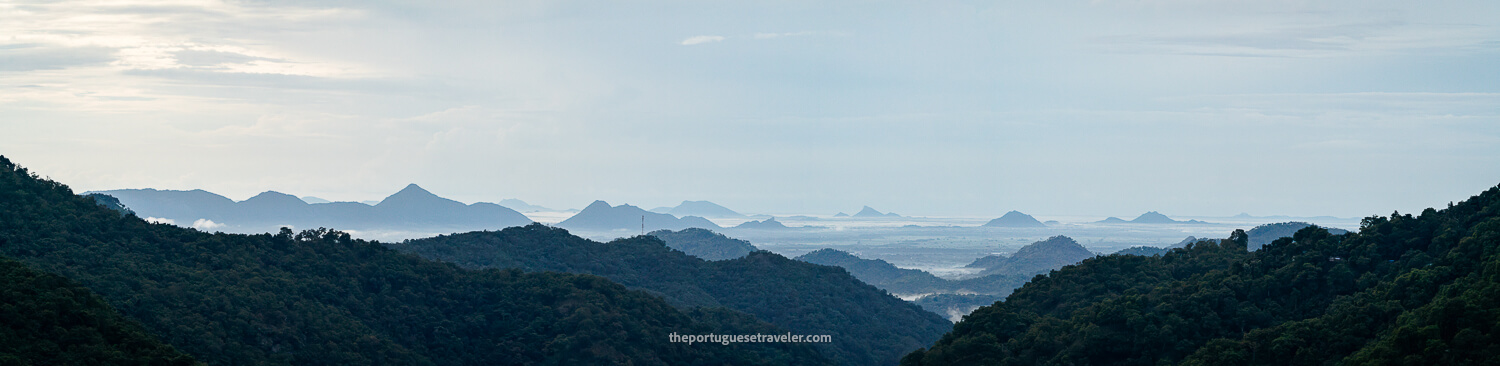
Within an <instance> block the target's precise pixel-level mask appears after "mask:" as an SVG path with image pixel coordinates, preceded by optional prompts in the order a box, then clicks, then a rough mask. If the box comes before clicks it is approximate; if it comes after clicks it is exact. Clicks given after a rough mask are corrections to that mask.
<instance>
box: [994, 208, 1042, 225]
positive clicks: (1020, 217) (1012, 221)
mask: <svg viewBox="0 0 1500 366" xmlns="http://www.w3.org/2000/svg"><path fill="white" fill-rule="evenodd" d="M984 226H986V227H1047V225H1044V224H1042V222H1041V221H1036V218H1035V217H1031V215H1027V214H1024V213H1021V212H1020V211H1011V212H1006V213H1005V216H1000V218H997V219H994V220H990V222H987V223H985V224H984Z"/></svg>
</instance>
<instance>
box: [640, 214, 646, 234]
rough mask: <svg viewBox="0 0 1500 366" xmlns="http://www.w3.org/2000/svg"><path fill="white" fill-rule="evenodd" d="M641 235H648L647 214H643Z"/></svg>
mask: <svg viewBox="0 0 1500 366" xmlns="http://www.w3.org/2000/svg"><path fill="white" fill-rule="evenodd" d="M641 236H646V215H641Z"/></svg>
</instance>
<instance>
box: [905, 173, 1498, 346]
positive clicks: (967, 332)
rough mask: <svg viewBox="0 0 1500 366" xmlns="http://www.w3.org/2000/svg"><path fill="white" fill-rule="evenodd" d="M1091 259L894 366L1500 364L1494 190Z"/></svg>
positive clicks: (1045, 278) (972, 318) (1032, 285)
mask: <svg viewBox="0 0 1500 366" xmlns="http://www.w3.org/2000/svg"><path fill="white" fill-rule="evenodd" d="M1248 243H1249V235H1248V234H1247V233H1245V232H1244V231H1236V232H1235V233H1234V234H1232V235H1231V236H1230V238H1229V239H1224V240H1218V241H1208V242H1198V243H1195V244H1192V245H1189V246H1187V247H1186V248H1183V249H1176V250H1173V251H1171V252H1169V253H1166V254H1164V255H1162V256H1160V257H1142V256H1104V257H1098V258H1094V259H1089V260H1085V261H1083V262H1081V263H1079V264H1077V265H1074V266H1068V267H1064V268H1063V269H1062V270H1059V271H1057V272H1054V273H1052V274H1050V275H1047V276H1040V277H1038V278H1037V279H1035V280H1033V281H1032V282H1031V283H1028V284H1027V285H1025V286H1023V287H1022V288H1021V289H1019V290H1017V291H1016V292H1015V293H1013V294H1012V295H1011V296H1010V297H1009V298H1007V299H1006V301H1004V302H1002V303H997V304H996V305H994V306H990V307H985V308H981V309H979V310H978V311H976V312H975V313H974V314H973V315H971V316H970V317H969V318H966V319H965V320H964V321H963V322H960V323H959V324H957V325H955V326H954V330H953V332H951V333H949V334H948V335H945V336H944V337H943V340H941V341H939V342H938V343H937V344H935V345H933V347H932V349H930V350H926V351H920V352H915V353H913V354H911V355H908V357H906V358H905V359H904V360H903V364H907V365H950V364H966V365H967V364H997V365H1005V364H1030V365H1065V364H1095V365H1135V364H1178V363H1180V364H1184V365H1219V364H1256V365H1262V364H1264V365H1285V364H1355V365H1367V364H1371V365H1373V364H1426V365H1449V364H1496V363H1500V328H1497V327H1495V324H1500V311H1497V310H1496V309H1497V306H1496V305H1495V304H1500V249H1497V248H1500V187H1496V188H1491V189H1489V190H1486V191H1485V192H1483V193H1481V194H1480V195H1478V196H1475V197H1472V198H1470V199H1468V200H1466V201H1464V202H1463V203H1460V204H1457V205H1451V206H1450V207H1448V208H1447V209H1444V210H1441V211H1439V210H1435V209H1431V208H1429V209H1426V210H1424V211H1423V212H1422V214H1421V215H1419V216H1412V215H1410V214H1407V215H1402V214H1400V213H1393V214H1392V215H1391V216H1387V217H1379V216H1374V217H1368V218H1365V219H1364V220H1363V221H1362V223H1361V225H1360V230H1359V231H1358V232H1356V233H1349V234H1345V235H1333V234H1330V233H1329V232H1328V231H1327V230H1324V229H1322V228H1318V227H1312V226H1309V227H1304V228H1303V229H1301V230H1298V231H1297V232H1296V233H1295V234H1293V236H1292V237H1290V238H1282V239H1277V240H1275V241H1273V242H1272V243H1271V244H1269V245H1266V246H1265V247H1263V248H1261V249H1260V250H1257V251H1253V252H1251V251H1247V250H1246V246H1247V244H1248Z"/></svg>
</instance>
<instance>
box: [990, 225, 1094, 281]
mask: <svg viewBox="0 0 1500 366" xmlns="http://www.w3.org/2000/svg"><path fill="white" fill-rule="evenodd" d="M1093 256H1094V253H1093V252H1090V251H1089V250H1088V249H1087V248H1084V247H1083V245H1079V244H1078V242H1077V241H1074V240H1073V238H1069V237H1066V236H1062V235H1058V236H1054V237H1051V238H1048V239H1047V240H1043V241H1039V242H1035V243H1031V244H1028V245H1026V246H1024V247H1021V249H1020V250H1017V251H1016V253H1015V254H1011V255H1010V256H999V255H991V256H986V257H984V258H979V259H976V260H974V262H973V263H969V265H967V266H965V267H969V268H984V271H983V272H980V275H991V274H1008V275H1021V276H1031V275H1035V274H1038V273H1046V272H1047V271H1050V270H1054V269H1058V268H1061V267H1062V266H1066V265H1069V264H1073V263H1078V262H1079V261H1082V260H1084V259H1088V258H1090V257H1093Z"/></svg>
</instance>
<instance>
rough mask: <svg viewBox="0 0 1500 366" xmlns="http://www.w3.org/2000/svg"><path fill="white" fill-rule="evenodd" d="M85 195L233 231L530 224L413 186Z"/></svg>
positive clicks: (139, 212)
mask: <svg viewBox="0 0 1500 366" xmlns="http://www.w3.org/2000/svg"><path fill="white" fill-rule="evenodd" d="M91 193H100V194H106V195H109V196H113V197H115V198H118V199H119V201H120V203H123V204H124V205H125V206H126V207H129V208H130V209H131V210H133V211H135V212H136V214H137V215H139V216H141V217H152V218H158V219H167V220H171V221H172V222H173V223H175V224H177V225H181V226H196V227H199V228H200V229H203V230H207V231H226V232H237V233H261V232H275V231H276V230H277V229H278V228H280V227H282V226H291V227H294V228H299V229H303V228H317V227H336V228H340V229H347V230H408V231H431V232H456V231H470V230H495V229H501V228H505V227H510V226H521V225H526V224H529V223H531V219H528V218H526V216H525V215H521V213H519V212H516V211H515V210H511V209H509V208H505V207H502V206H500V205H496V204H493V203H486V202H479V203H475V204H472V205H465V204H463V203H461V202H458V201H454V200H450V199H447V198H443V197H439V196H437V195H435V194H432V192H428V191H427V190H425V189H422V187H419V186H417V185H416V184H411V185H407V186H406V187H405V188H403V189H401V191H399V192H396V193H395V194H392V195H391V196H390V197H386V198H385V199H384V200H381V201H380V202H378V203H376V204H375V205H367V204H363V203H355V202H328V203H307V202H306V201H304V200H303V199H302V198H298V197H297V196H293V195H289V194H285V193H281V192H276V191H266V192H262V193H260V194H258V195H255V197H251V198H250V199H247V200H244V201H241V202H234V201H233V200H230V199H229V198H225V197H224V196H220V195H217V194H213V193H209V192H207V191H204V190H201V189H200V190H191V191H172V190H156V189H120V190H112V191H99V192H91Z"/></svg>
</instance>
